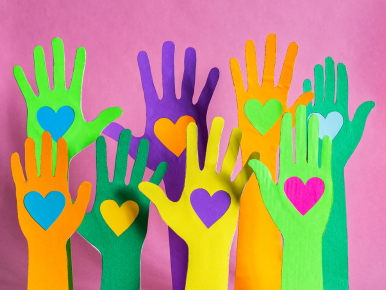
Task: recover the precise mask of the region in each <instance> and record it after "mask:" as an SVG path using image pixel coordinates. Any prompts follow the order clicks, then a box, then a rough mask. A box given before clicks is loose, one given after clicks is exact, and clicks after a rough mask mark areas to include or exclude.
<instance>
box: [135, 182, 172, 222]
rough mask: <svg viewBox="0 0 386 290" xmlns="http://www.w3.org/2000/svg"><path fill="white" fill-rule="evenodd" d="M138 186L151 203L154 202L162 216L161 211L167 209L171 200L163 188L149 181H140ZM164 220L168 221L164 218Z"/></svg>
mask: <svg viewBox="0 0 386 290" xmlns="http://www.w3.org/2000/svg"><path fill="white" fill-rule="evenodd" d="M138 188H139V190H140V191H141V192H142V193H143V194H144V195H145V196H146V197H147V198H148V199H150V201H151V202H152V203H154V205H155V206H156V207H157V209H158V211H159V212H160V214H161V216H162V217H163V218H164V216H163V215H162V213H163V212H165V211H169V210H170V207H171V204H172V203H173V202H172V201H170V200H169V199H168V198H167V196H166V194H165V193H164V192H163V190H162V189H161V188H160V187H159V186H158V185H155V184H153V183H150V182H141V183H140V184H139V186H138ZM164 221H165V222H166V223H168V222H167V221H166V220H164Z"/></svg>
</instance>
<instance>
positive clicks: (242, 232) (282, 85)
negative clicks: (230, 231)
mask: <svg viewBox="0 0 386 290" xmlns="http://www.w3.org/2000/svg"><path fill="white" fill-rule="evenodd" d="M297 51H298V46H297V44H296V43H291V44H290V45H289V47H288V50H287V55H286V57H285V60H284V65H283V70H282V73H281V76H280V80H279V83H278V85H277V86H275V84H274V72H275V61H276V36H275V35H274V34H270V35H268V37H267V42H266V49H265V64H264V73H263V81H262V84H261V85H260V84H259V79H258V73H257V63H256V51H255V45H254V43H253V41H252V40H249V41H247V43H246V45H245V58H246V64H247V79H248V88H247V89H245V88H244V83H243V77H242V74H241V70H240V66H239V63H238V61H237V60H236V59H235V58H232V59H231V63H230V64H231V71H232V77H233V83H234V86H235V90H236V97H237V113H238V121H239V127H240V128H241V130H242V132H243V139H242V140H241V153H242V159H243V164H245V163H246V162H247V159H248V157H249V156H250V154H251V153H252V152H255V151H256V152H259V153H260V161H261V162H263V163H264V164H265V165H266V166H267V167H268V169H269V170H270V172H271V174H272V178H273V180H275V178H276V156H277V149H278V146H279V142H280V125H281V120H282V116H283V115H284V114H285V113H286V112H290V113H292V116H295V111H296V108H297V107H298V105H307V104H308V103H309V102H310V101H311V100H312V99H313V97H314V95H313V93H311V92H309V93H305V94H303V95H301V96H300V97H299V98H298V99H297V100H296V102H295V103H294V104H293V105H292V107H290V108H289V107H288V106H287V98H288V90H289V87H290V84H291V80H292V74H293V69H294V65H295V59H296V55H297ZM294 118H295V117H294ZM294 122H295V119H293V125H294ZM281 261H282V245H281V237H280V232H279V230H278V229H277V227H276V226H275V224H274V222H273V221H272V219H271V217H270V215H269V213H268V211H267V209H266V208H265V206H264V203H263V200H262V198H261V194H260V191H259V185H258V182H257V180H256V177H255V176H252V177H251V179H250V180H249V182H248V183H247V185H246V186H245V189H244V192H243V197H242V199H241V204H240V218H239V233H238V240H237V264H236V281H235V289H237V290H248V289H258V290H267V289H269V290H280V288H281V286H280V285H281V283H280V282H281Z"/></svg>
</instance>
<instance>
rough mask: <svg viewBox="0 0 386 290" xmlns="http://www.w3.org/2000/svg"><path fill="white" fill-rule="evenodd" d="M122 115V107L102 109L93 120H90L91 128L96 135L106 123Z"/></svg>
mask: <svg viewBox="0 0 386 290" xmlns="http://www.w3.org/2000/svg"><path fill="white" fill-rule="evenodd" d="M121 115H122V109H121V108H119V107H113V108H107V109H105V110H103V111H102V112H101V113H100V114H99V115H98V117H96V118H95V120H94V121H92V122H91V128H92V130H93V131H94V132H95V134H96V135H99V134H100V133H101V132H102V130H103V129H104V128H106V126H107V125H109V124H110V123H111V122H112V121H114V120H116V119H117V118H119V117H120V116H121Z"/></svg>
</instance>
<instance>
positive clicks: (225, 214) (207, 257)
mask: <svg viewBox="0 0 386 290" xmlns="http://www.w3.org/2000/svg"><path fill="white" fill-rule="evenodd" d="M223 125H224V120H223V119H221V118H219V117H217V118H215V119H214V120H213V123H212V128H211V132H210V135H209V141H208V147H207V153H206V159H205V165H204V167H203V169H202V170H200V166H199V162H198V154H197V153H198V148H197V126H196V125H195V124H189V125H188V129H187V144H186V146H187V149H186V150H187V155H186V177H185V186H184V190H183V192H182V195H181V198H180V199H179V200H178V201H176V202H174V201H172V200H170V199H169V198H168V197H167V196H166V195H165V193H164V192H163V191H162V189H161V188H159V187H158V186H157V185H154V184H151V183H148V182H143V183H141V184H140V185H139V189H140V190H141V191H142V192H143V193H144V194H145V195H146V196H147V197H148V198H149V199H150V200H151V201H152V202H153V203H154V204H155V206H156V207H157V209H158V211H159V213H160V215H161V217H162V218H163V220H164V221H165V222H166V224H168V226H169V227H170V228H171V229H172V230H173V231H175V233H176V234H177V235H179V236H180V237H181V238H182V239H184V241H185V242H186V243H187V244H188V247H189V265H188V274H187V280H186V289H188V290H191V289H194V290H196V289H203V290H205V289H211V290H212V289H224V290H225V289H228V287H227V285H228V272H229V251H230V246H231V243H232V238H233V235H234V232H235V230H236V226H237V218H238V212H239V203H240V195H241V192H242V191H243V188H244V185H245V183H246V182H247V180H248V179H249V177H250V175H251V173H252V170H251V169H250V168H249V166H246V167H244V168H243V169H242V170H241V171H240V173H239V174H238V175H237V177H236V179H235V180H234V181H233V182H232V181H231V174H232V171H233V168H234V165H235V163H236V159H237V155H238V151H239V146H240V140H241V130H240V129H239V128H235V129H234V130H233V131H232V135H231V137H230V141H229V145H228V150H227V152H226V154H225V157H224V161H223V164H222V167H221V171H220V172H219V173H217V170H216V167H217V160H218V151H219V143H220V138H221V131H222V128H223Z"/></svg>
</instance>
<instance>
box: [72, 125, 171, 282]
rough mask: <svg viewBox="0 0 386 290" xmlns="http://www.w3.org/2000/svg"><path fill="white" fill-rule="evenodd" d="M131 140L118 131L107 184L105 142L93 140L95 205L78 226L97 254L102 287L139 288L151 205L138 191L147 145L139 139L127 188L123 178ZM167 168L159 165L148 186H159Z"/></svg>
mask: <svg viewBox="0 0 386 290" xmlns="http://www.w3.org/2000/svg"><path fill="white" fill-rule="evenodd" d="M130 141H131V131H130V130H124V131H122V133H121V135H120V139H119V143H118V149H117V156H116V161H115V171H114V179H113V181H112V182H110V181H109V175H108V170H107V160H106V141H105V138H104V137H102V136H101V137H99V138H98V139H97V144H96V158H97V161H96V162H97V189H96V196H95V202H94V206H93V209H92V211H91V212H90V213H87V214H86V216H85V217H84V220H83V222H82V224H81V226H80V227H79V228H78V232H79V233H80V234H81V235H82V236H83V237H84V238H85V239H86V240H87V241H88V242H89V243H91V244H92V245H93V246H94V247H95V248H97V250H98V251H99V252H100V253H101V255H102V267H103V270H102V282H101V289H115V290H119V289H139V288H140V270H141V265H140V263H141V251H142V245H143V242H144V240H145V236H146V232H147V223H148V217H149V204H150V201H149V199H148V198H147V197H146V196H144V195H143V194H142V193H140V192H139V189H138V184H139V183H140V182H141V181H142V179H143V175H144V173H145V169H146V161H147V156H148V151H149V142H148V141H147V140H146V139H143V140H141V142H140V144H139V147H138V153H137V158H136V160H135V164H134V166H133V170H132V172H131V178H130V183H129V184H128V185H127V184H126V183H125V177H126V170H127V156H128V151H129V147H130ZM166 170H167V164H166V163H165V162H163V163H161V164H160V165H159V166H158V167H157V169H156V170H155V172H154V174H153V176H152V178H151V179H150V182H153V183H155V184H159V183H160V182H161V180H162V177H163V175H164V174H165V171H166ZM128 201H129V202H128ZM109 203H110V205H109ZM118 206H119V207H120V208H118Z"/></svg>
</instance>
